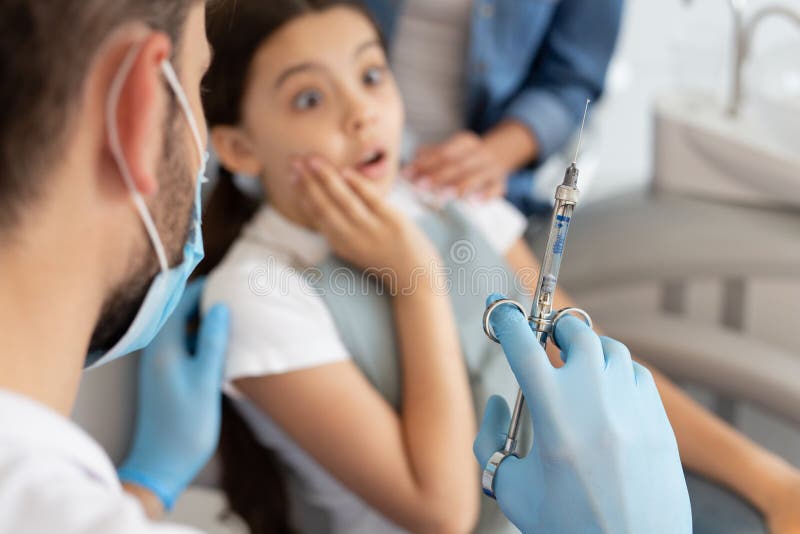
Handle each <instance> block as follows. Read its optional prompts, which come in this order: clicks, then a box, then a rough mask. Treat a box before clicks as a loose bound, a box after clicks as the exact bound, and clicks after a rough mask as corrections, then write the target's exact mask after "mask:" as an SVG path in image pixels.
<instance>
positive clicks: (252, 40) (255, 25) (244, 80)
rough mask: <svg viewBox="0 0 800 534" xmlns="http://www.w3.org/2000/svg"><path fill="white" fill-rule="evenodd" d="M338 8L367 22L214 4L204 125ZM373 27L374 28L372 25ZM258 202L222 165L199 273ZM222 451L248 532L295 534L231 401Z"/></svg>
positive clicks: (276, 1) (227, 116)
mask: <svg viewBox="0 0 800 534" xmlns="http://www.w3.org/2000/svg"><path fill="white" fill-rule="evenodd" d="M341 6H346V7H350V8H353V9H355V10H357V11H358V12H360V13H362V14H363V15H364V16H365V17H366V18H368V19H369V20H370V21H372V18H371V17H370V16H369V14H368V13H367V11H366V10H365V8H364V7H363V5H362V4H361V3H360V2H358V1H355V0H214V1H212V2H211V3H210V4H209V5H208V8H207V11H206V21H207V32H208V40H209V42H210V44H211V47H212V49H213V50H214V59H213V60H212V63H211V67H210V68H209V70H208V72H207V73H206V76H205V78H204V79H203V91H202V93H203V108H204V110H205V114H206V118H207V120H208V124H209V127H210V128H213V127H214V126H219V125H226V126H235V125H238V124H240V123H241V121H242V119H243V117H242V101H243V99H244V95H245V92H246V90H247V84H248V81H249V79H250V70H251V65H252V62H253V59H254V57H255V55H256V53H257V52H258V50H259V49H260V47H261V46H262V45H263V44H264V43H265V42H267V41H268V40H269V38H270V37H271V36H272V35H273V34H275V33H276V32H277V31H278V30H280V29H281V28H283V27H284V26H285V25H286V24H288V23H289V22H291V21H293V20H296V19H298V18H300V17H303V16H305V15H309V14H312V13H318V12H321V11H325V10H327V9H330V8H334V7H341ZM373 24H374V21H373ZM375 28H376V31H378V28H377V25H375ZM378 34H379V35H380V31H378ZM260 204H261V202H260V201H259V200H255V199H253V198H252V197H249V196H248V195H246V194H244V193H242V192H241V191H240V190H239V189H238V188H237V186H236V185H235V184H234V181H233V175H232V174H231V172H230V171H229V170H227V169H225V168H224V167H220V171H219V175H218V176H217V184H216V187H215V189H214V191H213V193H212V195H211V198H210V199H209V202H208V204H207V206H206V210H205V214H206V215H205V220H204V224H203V233H204V235H205V250H206V259H205V261H204V262H203V263H202V264H201V265H200V269H199V271H200V273H201V274H202V273H207V272H209V271H211V270H212V269H213V268H214V267H215V266H216V265H217V264H218V263H219V262H220V261H221V260H222V258H223V257H224V255H225V254H226V253H227V251H228V249H229V248H230V246H231V245H232V244H233V242H234V240H235V239H236V238H237V237H238V235H239V233H240V231H241V229H242V227H243V226H244V225H245V224H246V223H247V221H248V220H249V219H251V218H252V216H253V215H254V214H255V212H256V210H257V209H258V207H259V205H260ZM219 449H220V457H221V459H222V487H223V490H224V491H225V494H226V496H227V499H228V505H229V508H230V511H231V512H233V513H234V514H236V515H238V516H239V517H240V518H241V519H243V520H244V521H245V523H246V524H247V526H248V528H249V529H250V532H251V534H285V533H289V532H292V530H293V529H292V526H291V521H290V519H289V513H288V511H289V509H290V506H291V504H290V503H289V499H288V497H287V493H286V485H285V484H284V480H283V468H282V466H281V465H280V464H279V462H278V460H277V457H276V455H275V453H273V452H272V451H270V450H269V449H267V448H266V447H264V446H263V445H262V444H261V443H260V442H259V441H258V440H257V439H256V437H255V435H254V433H253V432H252V430H251V429H250V427H249V426H248V424H247V423H246V422H245V421H244V420H243V419H242V416H241V415H240V414H239V413H238V410H237V409H236V406H235V405H234V404H233V401H232V400H230V399H228V398H226V399H225V400H224V402H223V416H222V433H221V437H220V447H219Z"/></svg>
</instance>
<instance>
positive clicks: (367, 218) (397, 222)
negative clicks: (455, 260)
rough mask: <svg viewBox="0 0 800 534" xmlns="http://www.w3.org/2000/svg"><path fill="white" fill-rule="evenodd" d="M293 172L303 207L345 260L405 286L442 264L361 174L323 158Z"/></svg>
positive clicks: (297, 166) (307, 161)
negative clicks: (417, 274)
mask: <svg viewBox="0 0 800 534" xmlns="http://www.w3.org/2000/svg"><path fill="white" fill-rule="evenodd" d="M294 171H295V174H296V182H295V184H296V185H295V187H296V188H297V193H298V195H299V196H300V205H301V208H302V209H303V211H304V212H305V215H306V216H307V217H308V218H309V219H310V220H312V221H314V224H315V226H316V228H317V230H318V231H319V232H320V233H321V234H323V235H324V236H325V238H326V239H327V240H328V243H329V245H330V246H331V248H332V249H333V251H334V253H336V255H337V256H339V257H340V258H342V259H344V260H346V261H348V262H350V263H352V264H353V265H354V266H356V267H358V268H359V269H362V270H366V269H377V270H380V271H381V275H382V276H383V277H384V278H386V277H387V276H390V277H392V278H394V280H393V281H398V282H399V283H401V284H403V283H405V281H407V280H410V279H411V277H412V276H413V275H414V274H413V273H414V271H415V269H419V268H425V269H428V268H430V266H431V264H432V263H435V262H436V261H437V258H438V255H437V252H436V250H435V248H434V247H433V245H432V244H431V243H430V242H429V241H428V239H427V237H425V235H424V234H423V233H422V232H421V231H420V230H419V229H418V228H417V227H416V225H414V224H413V222H411V221H410V220H409V219H408V218H407V217H405V216H404V215H403V214H402V213H400V212H399V211H397V210H395V209H394V208H392V207H391V206H390V205H389V204H388V203H387V202H386V200H385V199H383V198H382V197H381V196H380V195H379V194H378V193H377V192H376V191H375V189H374V187H373V186H372V185H371V184H370V183H369V180H368V179H367V178H364V177H363V176H360V175H359V174H358V173H357V172H356V171H354V170H350V169H346V170H343V171H339V170H338V169H336V168H335V167H334V166H333V165H332V164H330V163H329V162H327V161H326V160H324V159H323V158H320V157H311V158H307V159H304V160H300V161H297V162H295V164H294Z"/></svg>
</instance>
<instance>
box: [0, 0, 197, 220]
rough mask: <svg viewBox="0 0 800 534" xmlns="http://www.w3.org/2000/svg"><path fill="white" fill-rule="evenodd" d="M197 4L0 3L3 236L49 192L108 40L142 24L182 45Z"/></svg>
mask: <svg viewBox="0 0 800 534" xmlns="http://www.w3.org/2000/svg"><path fill="white" fill-rule="evenodd" d="M198 1H199V0H114V1H113V2H108V1H107V0H59V1H58V2H47V1H42V0H0V104H1V105H2V106H3V109H2V112H0V233H3V232H5V231H7V230H9V229H10V228H12V227H13V226H15V224H16V223H17V222H18V220H19V218H20V217H21V215H22V213H23V211H24V209H25V206H26V205H29V204H30V203H31V202H33V201H35V200H36V198H37V196H38V195H39V194H40V192H41V191H42V190H43V189H44V188H45V187H46V186H45V184H42V183H41V182H42V179H41V176H42V175H44V174H45V172H46V171H47V170H48V169H49V168H50V167H51V166H52V165H55V164H58V161H60V156H61V154H60V152H61V150H63V147H64V144H65V142H66V141H67V139H68V136H69V132H70V130H72V129H73V128H75V125H74V118H75V117H74V115H75V114H76V113H75V110H76V109H77V108H78V99H79V98H80V93H81V91H82V90H83V87H84V79H85V78H86V75H87V71H88V69H89V66H90V65H91V62H92V60H93V58H94V56H95V54H96V53H97V51H98V50H99V49H100V48H101V47H102V45H103V43H104V41H105V40H106V39H107V38H108V37H109V36H110V35H111V34H112V33H113V32H114V31H115V30H116V29H118V28H120V27H121V26H123V25H125V24H127V23H131V22H142V23H144V24H147V25H148V26H150V27H152V28H153V29H156V30H159V31H163V32H164V33H166V34H167V35H169V36H170V37H171V38H172V41H173V42H174V43H178V42H179V41H180V38H181V34H182V31H183V29H184V26H185V23H186V19H187V17H188V12H189V8H190V7H191V6H192V5H193V4H195V3H196V2H198ZM175 48H177V46H176V47H175Z"/></svg>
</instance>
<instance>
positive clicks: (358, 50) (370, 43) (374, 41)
mask: <svg viewBox="0 0 800 534" xmlns="http://www.w3.org/2000/svg"><path fill="white" fill-rule="evenodd" d="M373 46H377V47H379V48H383V47H382V45H381V42H380V41H379V40H378V39H372V40H370V41H367V42H365V43H363V44H361V46H359V47H358V48H356V53H355V54H354V55H355V57H358V56H359V55H361V54H363V53H364V51H366V50H369V49H370V48H372V47H373Z"/></svg>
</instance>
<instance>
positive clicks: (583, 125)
mask: <svg viewBox="0 0 800 534" xmlns="http://www.w3.org/2000/svg"><path fill="white" fill-rule="evenodd" d="M591 102H592V101H591V99H589V98H587V99H586V109H584V110H583V122H582V123H581V133H580V135H579V137H578V147H577V148H576V149H575V159H573V160H572V163H575V164H576V165H577V163H578V154H579V153H580V151H581V145H582V144H583V129H584V128H585V127H586V116H587V115H588V114H589V104H591Z"/></svg>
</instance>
